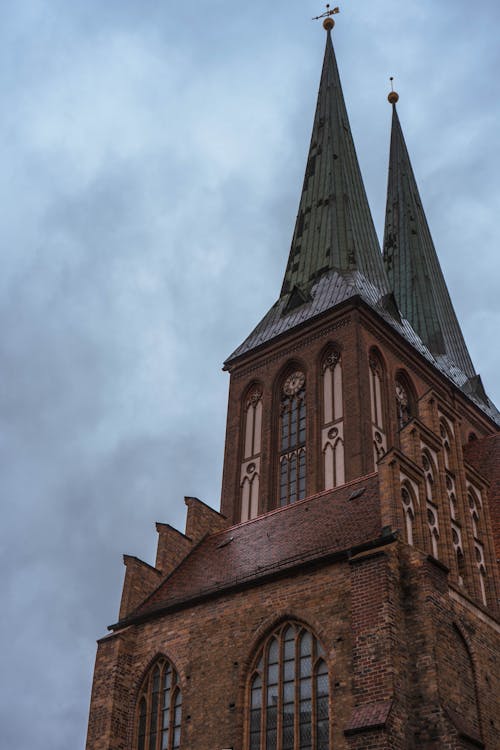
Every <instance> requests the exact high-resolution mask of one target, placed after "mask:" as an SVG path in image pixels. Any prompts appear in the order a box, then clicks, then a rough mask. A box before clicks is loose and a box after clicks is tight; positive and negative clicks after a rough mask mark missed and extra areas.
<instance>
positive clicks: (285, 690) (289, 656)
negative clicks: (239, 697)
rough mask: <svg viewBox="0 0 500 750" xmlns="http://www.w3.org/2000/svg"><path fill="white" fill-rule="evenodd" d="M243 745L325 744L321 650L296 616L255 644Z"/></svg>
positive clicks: (272, 749)
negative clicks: (259, 643) (257, 648)
mask: <svg viewBox="0 0 500 750" xmlns="http://www.w3.org/2000/svg"><path fill="white" fill-rule="evenodd" d="M249 692H250V696H249V697H250V701H249V703H250V712H249V717H248V725H247V726H248V743H247V750H329V748H330V743H329V720H328V714H329V706H328V704H329V677H328V669H327V666H326V661H325V654H324V651H323V648H322V646H321V644H320V642H319V641H318V639H317V638H316V637H315V636H314V635H313V634H312V633H311V631H310V630H308V629H307V628H305V627H304V626H302V625H300V624H299V623H296V622H287V623H284V624H283V625H281V626H280V627H279V628H277V629H276V630H275V631H274V632H273V633H272V634H271V635H270V636H269V637H268V638H267V639H266V641H265V643H264V645H263V646H262V647H261V648H260V650H259V653H258V654H257V658H256V660H255V667H254V669H253V671H252V674H251V677H250V682H249Z"/></svg>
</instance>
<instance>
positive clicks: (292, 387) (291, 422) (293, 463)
mask: <svg viewBox="0 0 500 750" xmlns="http://www.w3.org/2000/svg"><path fill="white" fill-rule="evenodd" d="M280 396H281V400H280V419H279V498H280V505H281V506H284V505H288V504H289V503H294V502H295V501H296V500H303V499H304V498H305V496H306V376H305V375H304V373H303V372H302V371H301V370H297V371H295V372H292V373H291V375H289V376H288V377H287V378H285V380H284V382H283V385H282V388H281V394H280Z"/></svg>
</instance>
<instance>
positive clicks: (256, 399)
mask: <svg viewBox="0 0 500 750" xmlns="http://www.w3.org/2000/svg"><path fill="white" fill-rule="evenodd" d="M243 434H244V440H243V461H242V462H241V469H240V492H241V520H242V521H248V520H249V519H250V518H255V517H256V516H257V515H258V512H259V486H260V452H261V444H262V388H261V387H260V385H257V384H256V385H253V386H252V387H251V388H250V389H249V390H248V392H247V395H246V397H245V401H244V431H243Z"/></svg>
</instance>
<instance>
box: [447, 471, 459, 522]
mask: <svg viewBox="0 0 500 750" xmlns="http://www.w3.org/2000/svg"><path fill="white" fill-rule="evenodd" d="M446 492H447V493H448V502H449V504H450V515H451V517H452V519H453V520H454V521H456V520H457V493H456V490H455V480H454V479H453V477H452V476H451V474H449V473H448V472H446Z"/></svg>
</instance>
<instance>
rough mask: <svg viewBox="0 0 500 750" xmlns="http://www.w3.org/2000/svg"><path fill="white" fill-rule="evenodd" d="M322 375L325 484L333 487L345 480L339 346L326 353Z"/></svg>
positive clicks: (322, 439)
mask: <svg viewBox="0 0 500 750" xmlns="http://www.w3.org/2000/svg"><path fill="white" fill-rule="evenodd" d="M321 378H322V385H323V411H322V413H323V424H322V430H321V444H322V451H323V465H324V488H325V490H329V489H331V488H332V487H338V486H339V485H340V484H344V482H345V463H344V397H343V389H342V357H341V355H340V351H339V350H338V349H337V348H335V347H331V348H330V349H329V350H328V351H327V352H326V354H325V356H324V357H323V360H322V363H321Z"/></svg>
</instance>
